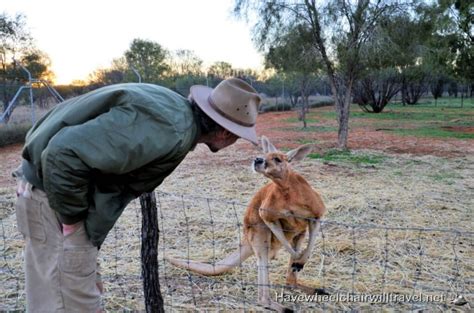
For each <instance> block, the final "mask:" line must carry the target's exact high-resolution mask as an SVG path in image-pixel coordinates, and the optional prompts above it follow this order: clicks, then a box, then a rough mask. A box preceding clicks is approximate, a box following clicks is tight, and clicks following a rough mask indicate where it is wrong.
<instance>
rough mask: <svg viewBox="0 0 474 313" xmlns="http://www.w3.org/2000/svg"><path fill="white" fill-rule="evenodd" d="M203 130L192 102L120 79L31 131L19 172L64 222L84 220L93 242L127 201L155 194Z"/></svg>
mask: <svg viewBox="0 0 474 313" xmlns="http://www.w3.org/2000/svg"><path fill="white" fill-rule="evenodd" d="M199 135H200V128H199V127H198V125H197V124H196V122H195V118H194V115H193V111H192V109H191V107H190V104H189V102H188V101H187V100H186V99H185V98H183V97H182V96H180V95H178V94H177V93H175V92H173V91H171V90H169V89H166V88H163V87H160V86H156V85H151V84H119V85H112V86H108V87H104V88H100V89H97V90H95V91H92V92H89V93H87V94H84V95H81V96H78V97H75V98H72V99H68V100H66V101H64V102H63V103H61V104H59V105H58V106H57V107H55V108H54V109H53V110H51V111H50V112H48V113H47V114H46V115H45V116H44V117H43V118H42V119H41V120H39V121H38V122H37V123H36V124H35V125H34V126H33V128H32V129H31V130H30V131H29V132H28V134H27V136H26V143H25V146H24V149H23V153H22V156H23V159H24V161H23V164H22V169H23V173H24V175H25V177H26V179H27V180H28V181H29V182H30V183H32V184H33V185H35V186H36V187H38V188H40V189H42V190H44V191H45V192H46V194H47V197H48V201H49V204H50V206H51V208H52V209H54V210H55V211H57V212H58V213H59V218H60V220H61V222H63V223H64V224H73V223H76V222H78V221H80V220H83V219H85V225H86V230H87V233H88V235H89V237H90V239H91V241H92V243H93V244H94V245H96V246H99V245H101V244H102V242H103V241H104V240H105V237H106V235H107V233H108V232H109V231H110V229H111V228H112V227H113V225H114V223H115V222H116V220H117V219H118V217H119V216H120V214H121V213H122V211H123V209H124V208H125V207H126V206H127V204H128V203H129V202H130V201H131V200H133V199H134V198H136V197H138V196H139V195H140V194H142V193H143V192H151V191H153V190H154V189H155V188H156V187H157V186H158V185H160V184H161V182H162V181H163V180H164V179H165V177H167V176H168V175H170V174H171V173H172V171H173V170H174V169H175V168H176V166H178V164H179V163H180V162H181V161H182V160H183V159H184V157H185V156H186V154H187V153H188V152H189V151H190V150H192V149H193V148H194V147H195V145H196V142H197V139H198V137H199Z"/></svg>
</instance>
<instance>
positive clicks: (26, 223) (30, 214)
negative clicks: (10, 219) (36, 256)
mask: <svg viewBox="0 0 474 313" xmlns="http://www.w3.org/2000/svg"><path fill="white" fill-rule="evenodd" d="M15 213H16V221H17V225H18V231H19V232H20V233H21V234H22V235H23V237H25V238H30V239H32V240H37V241H39V242H45V240H46V234H45V230H44V223H43V217H42V215H41V202H39V201H36V200H34V199H31V198H27V197H25V196H22V195H20V196H19V197H18V198H17V200H16V203H15Z"/></svg>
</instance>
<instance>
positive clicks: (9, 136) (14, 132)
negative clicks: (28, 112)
mask: <svg viewBox="0 0 474 313" xmlns="http://www.w3.org/2000/svg"><path fill="white" fill-rule="evenodd" d="M30 128H31V123H21V124H6V125H5V124H3V125H0V147H4V146H7V145H11V144H14V143H22V142H25V137H26V133H27V132H28V130H29V129H30Z"/></svg>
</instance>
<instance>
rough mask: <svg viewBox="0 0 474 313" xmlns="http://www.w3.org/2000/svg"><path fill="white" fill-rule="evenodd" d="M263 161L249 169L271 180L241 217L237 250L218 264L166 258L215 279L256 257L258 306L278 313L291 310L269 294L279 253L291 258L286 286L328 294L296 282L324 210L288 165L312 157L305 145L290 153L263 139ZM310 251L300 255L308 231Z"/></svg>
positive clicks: (319, 197)
mask: <svg viewBox="0 0 474 313" xmlns="http://www.w3.org/2000/svg"><path fill="white" fill-rule="evenodd" d="M261 143H262V149H263V152H264V153H265V157H264V158H260V157H258V158H256V159H255V160H254V161H253V164H252V167H253V169H254V170H255V171H256V172H258V173H261V174H263V175H264V176H266V177H268V178H269V179H271V182H269V183H268V184H266V185H265V186H264V187H263V188H261V189H260V190H258V191H257V193H256V194H255V196H254V197H253V198H252V200H251V201H250V204H249V205H248V207H247V209H246V211H245V216H244V227H243V230H244V236H243V241H242V245H241V247H239V249H238V250H237V251H236V252H234V253H232V254H230V255H229V256H227V257H226V258H224V259H223V260H221V261H219V262H217V263H216V264H214V265H213V264H208V263H199V262H193V261H189V260H183V259H175V258H171V257H167V258H166V259H167V260H168V261H169V262H170V263H172V264H173V265H175V266H178V267H182V268H186V269H188V270H191V271H194V272H196V273H200V274H203V275H219V274H222V273H224V272H226V271H228V270H230V269H232V268H233V267H236V266H238V265H240V264H241V263H242V262H243V261H245V260H246V259H247V258H249V257H250V256H251V255H253V254H255V256H256V257H257V268H258V302H259V304H260V305H262V306H264V307H266V308H269V309H273V310H276V311H278V312H289V311H291V310H290V309H288V308H286V307H284V306H282V305H281V304H279V303H277V302H276V301H273V300H272V299H271V297H270V289H269V274H268V264H269V260H271V259H273V258H274V257H275V256H276V254H277V252H278V251H279V250H280V248H281V247H283V248H284V249H285V250H286V251H287V252H288V253H289V254H290V260H289V264H288V270H287V278H286V284H287V285H288V286H289V287H290V288H298V289H300V290H302V291H303V292H305V293H309V294H314V293H319V294H327V293H326V292H325V291H324V290H322V289H315V288H311V287H308V286H305V285H302V284H299V283H298V281H297V273H298V272H299V271H301V270H302V269H303V267H304V265H305V264H306V262H307V261H308V259H309V258H310V257H311V254H312V253H313V249H314V245H315V241H316V235H317V233H318V230H319V226H320V218H321V217H322V216H323V215H324V213H325V211H326V208H325V206H324V203H323V201H322V199H321V196H320V195H319V194H318V193H317V192H316V191H315V190H314V189H313V188H312V187H311V186H310V185H309V183H308V182H307V181H306V180H305V179H304V178H303V177H302V176H301V175H299V174H297V173H296V172H294V171H293V170H292V168H291V165H290V164H291V163H293V162H296V161H300V160H302V159H303V158H304V157H305V156H306V155H307V154H308V153H310V152H311V149H312V146H311V145H303V146H300V147H298V148H296V149H294V150H291V151H289V152H288V153H286V154H285V153H283V152H280V151H278V150H277V149H276V148H275V146H274V145H273V144H272V143H271V142H270V141H269V140H268V139H267V138H266V137H264V136H262V139H261ZM307 229H308V232H309V239H308V245H307V247H306V248H305V249H302V245H303V243H304V239H305V234H306V230H307Z"/></svg>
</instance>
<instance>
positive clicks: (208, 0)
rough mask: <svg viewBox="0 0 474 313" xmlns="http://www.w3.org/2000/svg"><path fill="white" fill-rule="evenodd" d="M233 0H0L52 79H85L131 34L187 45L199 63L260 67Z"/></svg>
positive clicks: (177, 46)
mask: <svg viewBox="0 0 474 313" xmlns="http://www.w3.org/2000/svg"><path fill="white" fill-rule="evenodd" d="M232 3H233V1H232V0H199V1H194V0H133V1H124V0H115V1H113V0H95V1H92V0H81V1H59V0H41V1H38V0H2V5H1V8H0V10H2V11H3V12H6V13H7V14H9V15H10V16H13V15H15V14H17V13H23V14H24V15H25V16H26V21H27V26H28V28H29V30H30V32H31V34H32V35H33V37H34V39H35V43H36V46H37V47H38V48H39V49H41V50H42V51H43V52H45V53H47V54H48V55H49V57H50V58H51V60H52V69H53V71H54V73H55V74H56V82H57V83H60V84H67V83H70V82H71V81H73V80H83V79H86V78H87V76H88V74H90V73H91V72H93V71H94V70H95V69H97V68H100V67H108V66H110V64H111V61H112V60H113V59H114V58H117V57H120V56H122V55H123V53H124V52H125V50H127V49H128V47H129V46H130V43H131V41H132V40H133V39H134V38H141V39H146V40H152V41H155V42H157V43H159V44H160V45H162V46H163V47H164V48H166V49H168V50H177V49H189V50H193V51H194V52H195V53H196V55H197V56H199V57H200V58H201V59H203V60H204V65H209V64H212V63H213V62H216V61H226V62H229V63H231V64H232V65H233V66H234V67H238V68H261V63H262V57H261V56H260V54H259V53H258V52H257V51H256V49H255V47H254V45H253V43H252V42H251V32H250V26H248V25H247V24H246V23H245V22H244V21H238V20H236V19H235V18H234V17H232V16H231V9H232Z"/></svg>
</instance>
